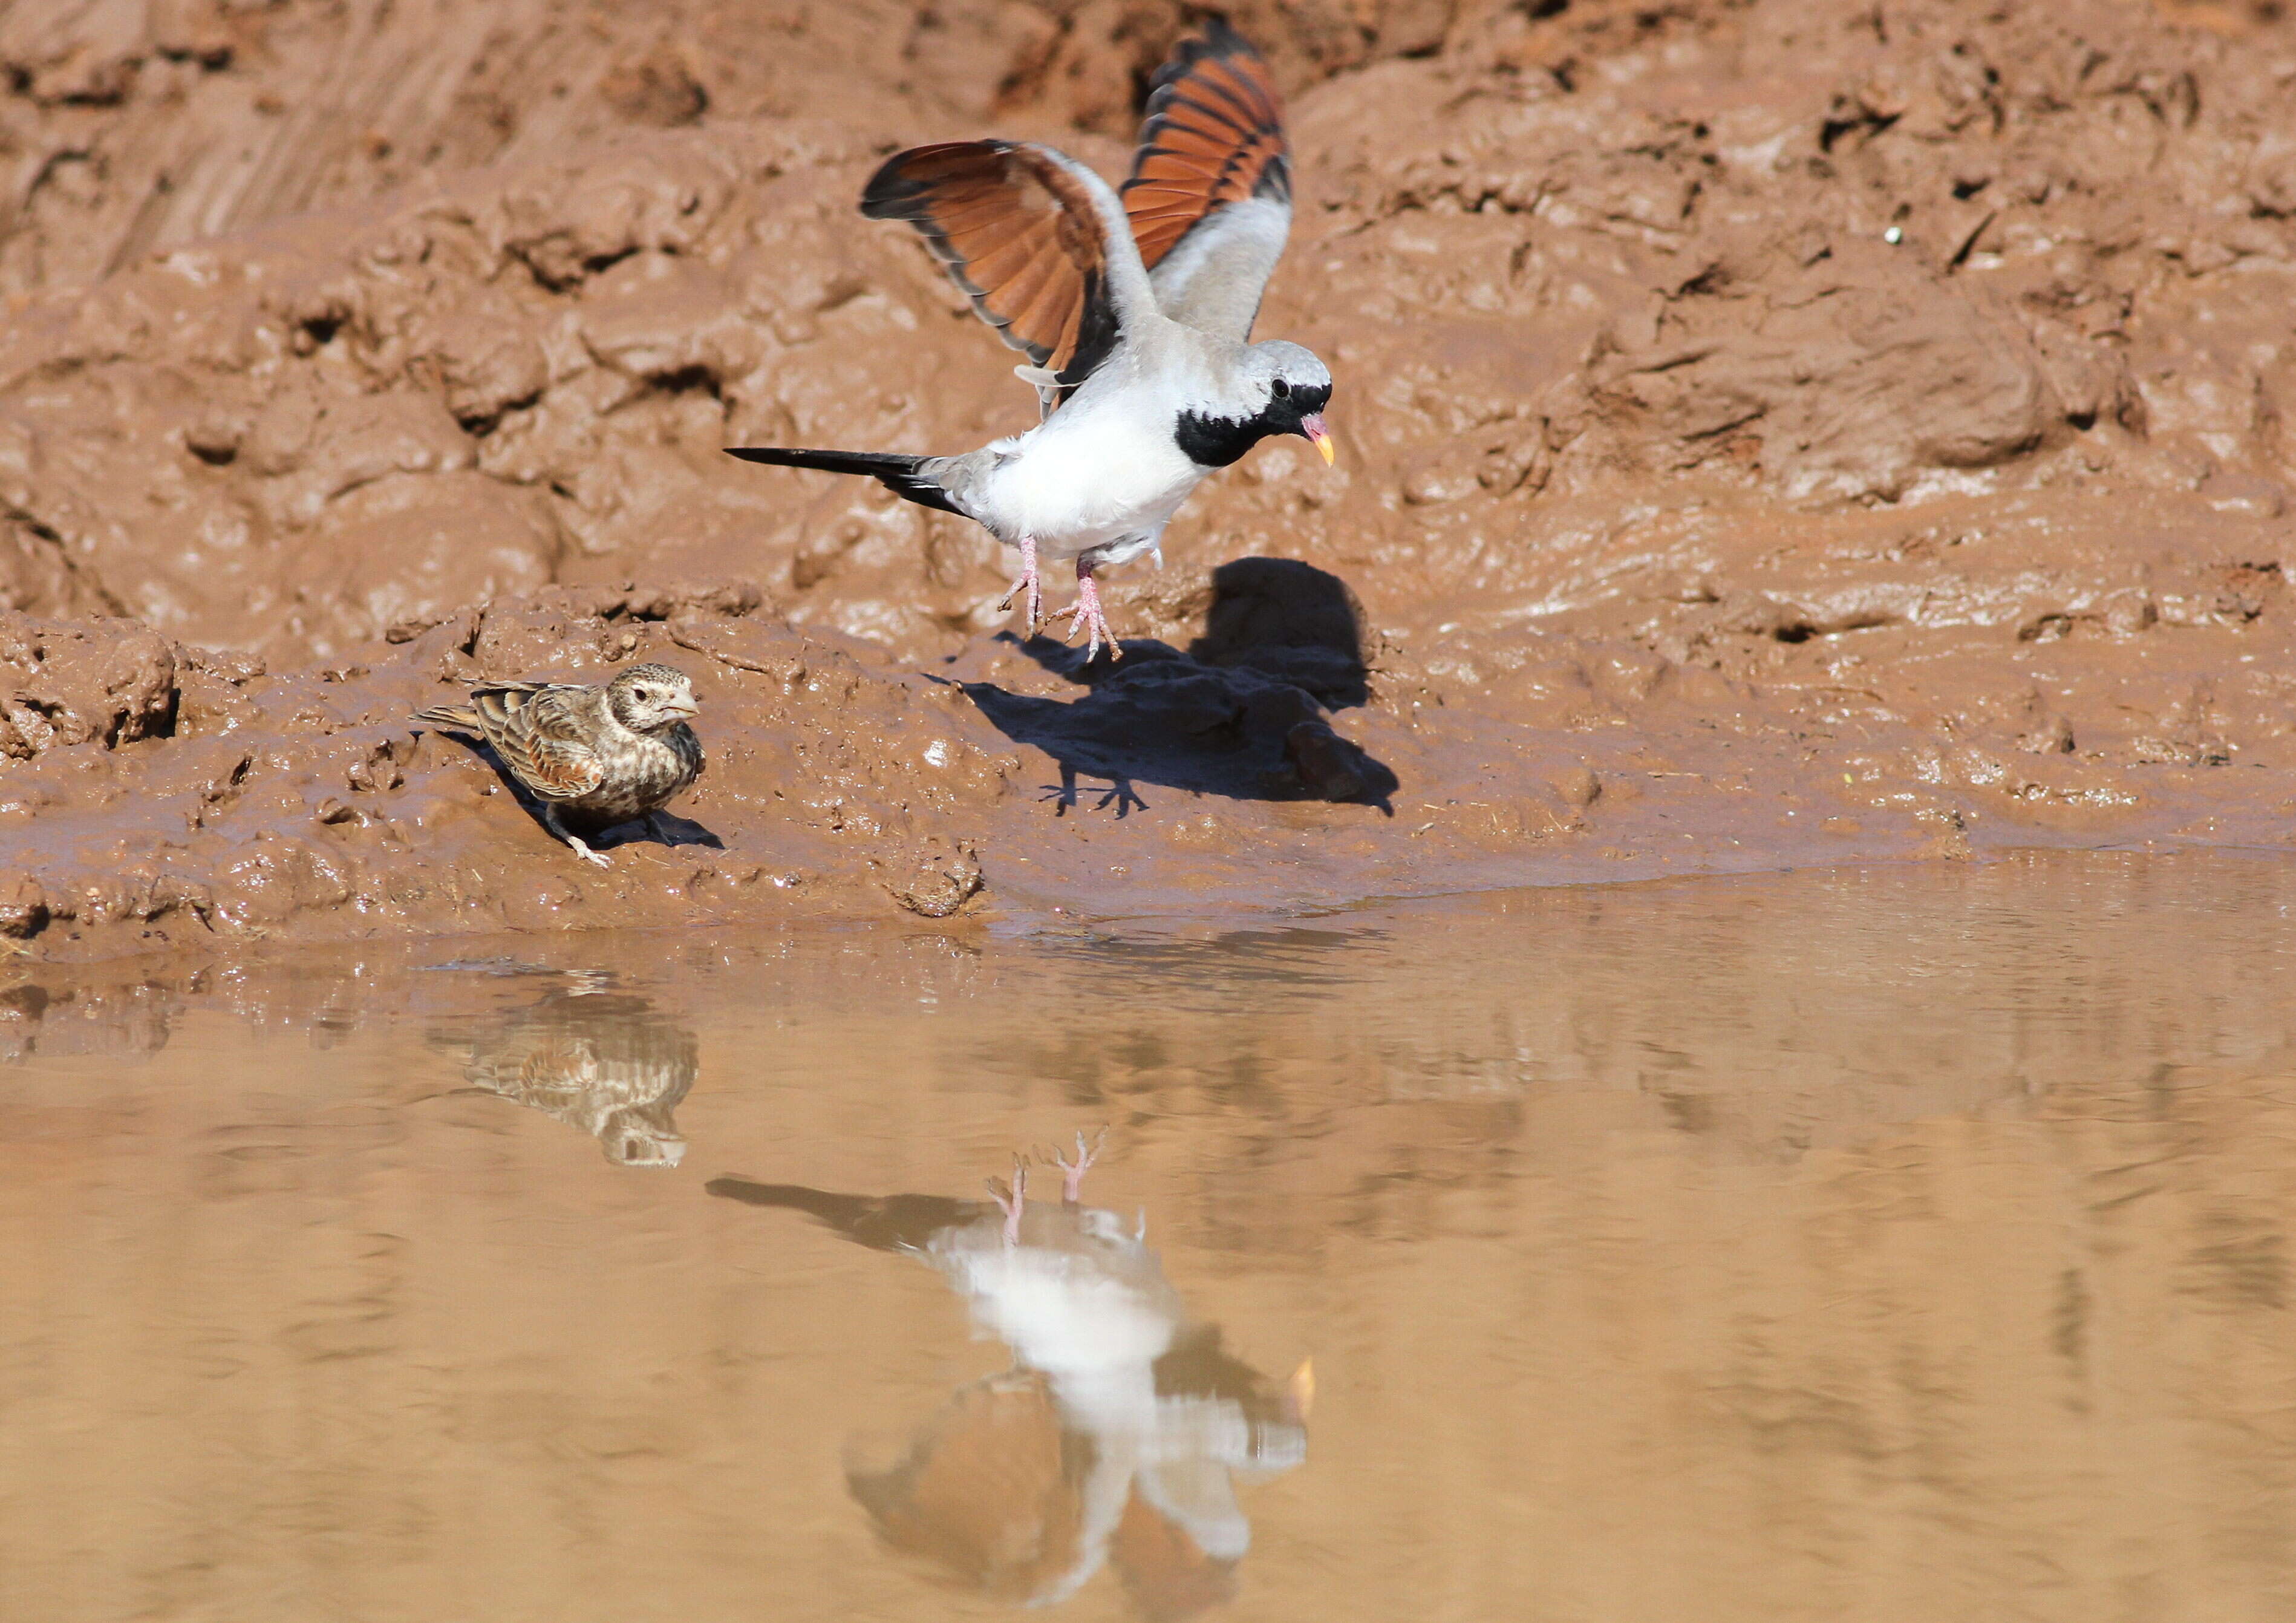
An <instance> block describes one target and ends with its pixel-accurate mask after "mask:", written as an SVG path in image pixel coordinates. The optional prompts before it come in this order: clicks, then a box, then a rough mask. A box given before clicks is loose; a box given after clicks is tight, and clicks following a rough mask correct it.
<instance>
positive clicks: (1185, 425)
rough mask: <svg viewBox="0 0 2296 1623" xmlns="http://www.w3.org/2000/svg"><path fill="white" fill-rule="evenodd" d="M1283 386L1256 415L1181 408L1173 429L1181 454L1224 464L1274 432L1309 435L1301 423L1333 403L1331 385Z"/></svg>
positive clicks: (1206, 464) (1200, 461)
mask: <svg viewBox="0 0 2296 1623" xmlns="http://www.w3.org/2000/svg"><path fill="white" fill-rule="evenodd" d="M1281 387H1283V393H1280V394H1277V395H1275V396H1272V397H1271V398H1269V400H1268V402H1267V406H1265V407H1263V408H1262V409H1261V411H1260V413H1259V415H1258V416H1255V417H1243V418H1234V417H1213V416H1208V415H1206V414H1203V413H1201V412H1182V413H1181V414H1180V421H1179V423H1178V425H1177V427H1176V428H1175V429H1174V430H1173V432H1172V438H1173V439H1175V440H1177V442H1178V443H1179V447H1180V452H1181V454H1182V455H1185V457H1186V458H1187V459H1188V460H1189V461H1190V462H1192V463H1195V464H1196V466H1198V467H1200V468H1225V467H1226V466H1227V465H1228V464H1229V463H1233V462H1234V461H1235V460H1236V459H1237V458H1238V457H1240V456H1242V455H1243V454H1244V453H1245V452H1246V451H1249V450H1250V449H1251V447H1254V446H1256V445H1258V444H1259V442H1260V441H1261V440H1263V439H1267V437H1268V436H1269V435H1271V434H1297V435H1299V436H1300V438H1302V439H1308V438H1309V437H1310V436H1309V435H1308V430H1306V429H1304V428H1302V427H1301V426H1300V424H1301V423H1303V422H1306V421H1307V419H1308V418H1310V417H1320V416H1321V415H1322V414H1323V410H1324V407H1325V406H1329V405H1330V404H1331V403H1332V386H1331V385H1330V384H1328V383H1324V384H1319V385H1317V386H1316V387H1315V388H1313V389H1292V388H1290V387H1289V386H1288V385H1283V386H1281Z"/></svg>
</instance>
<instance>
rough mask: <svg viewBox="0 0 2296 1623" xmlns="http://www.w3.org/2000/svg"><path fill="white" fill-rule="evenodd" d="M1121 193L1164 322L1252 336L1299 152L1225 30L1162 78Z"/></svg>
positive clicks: (1259, 66)
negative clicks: (1294, 153)
mask: <svg viewBox="0 0 2296 1623" xmlns="http://www.w3.org/2000/svg"><path fill="white" fill-rule="evenodd" d="M1122 195H1123V200H1124V208H1125V211H1126V213H1127V214H1128V215H1129V216H1130V217H1131V221H1132V235H1133V239H1134V240H1135V241H1136V242H1138V243H1139V245H1140V258H1141V260H1142V262H1143V263H1144V264H1145V265H1146V266H1148V268H1149V278H1150V281H1151V282H1152V284H1153V285H1154V288H1155V291H1156V300H1157V303H1158V305H1159V306H1160V307H1161V308H1162V310H1163V312H1164V314H1165V315H1167V316H1170V317H1171V318H1172V319H1173V320H1174V321H1178V322H1185V323H1186V324H1188V325H1190V326H1192V327H1196V328H1198V329H1200V330H1201V331H1203V332H1211V333H1214V334H1217V335H1218V336H1219V337H1222V338H1226V339H1232V340H1235V341H1236V342H1239V343H1241V342H1242V341H1243V340H1246V339H1248V338H1250V337H1251V324H1252V319H1253V318H1254V317H1255V316H1258V315H1259V299H1260V295H1261V294H1262V293H1263V292H1264V291H1266V290H1267V278H1268V277H1269V276H1270V275H1274V274H1275V261H1276V260H1277V259H1278V258H1281V257H1282V255H1283V240H1284V238H1285V237H1286V236H1288V235H1290V234H1291V230H1292V149H1291V143H1289V142H1288V141H1287V140H1286V139H1285V138H1284V135H1283V103H1282V102H1280V101H1279V100H1278V99H1277V97H1276V94H1275V78H1274V77H1273V76H1272V75H1271V74H1270V73H1269V72H1268V70H1267V61H1266V60H1265V59H1264V58H1262V57H1261V56H1260V54H1259V52H1257V51H1255V50H1253V49H1252V48H1251V45H1250V43H1249V42H1247V41H1246V40H1245V39H1244V37H1243V36H1242V35H1241V34H1238V33H1237V32H1236V31H1235V30H1234V29H1232V28H1230V27H1228V25H1227V24H1226V22H1224V21H1221V20H1218V19H1217V18H1215V19H1214V20H1212V22H1211V23H1210V26H1209V27H1208V28H1207V29H1205V31H1204V34H1203V36H1202V37H1201V38H1197V39H1191V40H1188V41H1186V42H1185V43H1184V44H1183V45H1181V46H1180V48H1179V49H1178V50H1177V51H1176V52H1174V53H1173V54H1172V59H1171V61H1168V62H1166V63H1165V64H1164V66H1163V68H1162V70H1160V71H1159V72H1158V74H1157V75H1156V83H1155V86H1154V88H1153V89H1152V90H1151V91H1150V93H1149V95H1148V116H1147V119H1146V120H1145V121H1144V123H1143V124H1142V125H1141V127H1140V152H1139V155H1138V156H1137V157H1136V158H1135V159H1134V160H1133V162H1132V178H1131V179H1129V180H1128V181H1126V182H1125V183H1124V190H1123V193H1122Z"/></svg>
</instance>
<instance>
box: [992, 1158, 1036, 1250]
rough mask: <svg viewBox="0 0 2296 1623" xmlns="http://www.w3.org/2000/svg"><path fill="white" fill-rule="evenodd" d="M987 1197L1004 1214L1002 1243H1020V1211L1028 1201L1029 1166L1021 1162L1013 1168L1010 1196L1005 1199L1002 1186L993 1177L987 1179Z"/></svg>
mask: <svg viewBox="0 0 2296 1623" xmlns="http://www.w3.org/2000/svg"><path fill="white" fill-rule="evenodd" d="M988 1198H989V1199H990V1200H992V1201H996V1209H997V1210H999V1211H1001V1212H1003V1213H1004V1214H1005V1244H1007V1245H1018V1244H1020V1243H1021V1209H1022V1208H1023V1207H1025V1206H1026V1205H1028V1203H1029V1168H1028V1167H1027V1166H1026V1165H1025V1164H1023V1163H1017V1162H1016V1163H1015V1164H1014V1166H1013V1193H1012V1198H1011V1199H1009V1200H1008V1199H1006V1198H1005V1190H1004V1188H1003V1187H1002V1186H1001V1185H1000V1184H998V1183H997V1182H996V1179H995V1178H990V1179H989V1180H988Z"/></svg>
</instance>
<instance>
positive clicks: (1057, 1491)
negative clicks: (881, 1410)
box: [709, 1139, 1313, 1623]
mask: <svg viewBox="0 0 2296 1623" xmlns="http://www.w3.org/2000/svg"><path fill="white" fill-rule="evenodd" d="M1090 1160H1091V1158H1090V1155H1089V1154H1088V1153H1087V1152H1085V1150H1084V1145H1083V1143H1082V1141H1081V1139H1079V1141H1078V1158H1077V1160H1075V1161H1073V1162H1067V1161H1063V1162H1061V1163H1060V1164H1061V1165H1062V1168H1063V1169H1064V1170H1066V1172H1067V1173H1068V1176H1067V1179H1066V1188H1065V1191H1064V1193H1065V1196H1066V1198H1064V1199H1063V1200H1062V1201H1059V1202H1058V1203H1057V1204H1054V1203H1051V1202H1047V1201H1033V1202H1032V1201H1028V1200H1027V1199H1026V1193H1025V1191H1026V1187H1027V1176H1028V1173H1027V1168H1025V1167H1021V1168H1015V1169H1014V1172H1013V1183H1012V1184H1011V1186H1010V1190H1009V1193H1008V1192H1007V1191H1006V1190H1005V1189H999V1188H996V1186H994V1185H992V1186H991V1188H992V1193H993V1194H994V1195H995V1197H996V1198H995V1201H994V1203H991V1202H988V1201H955V1200H949V1199H947V1198H945V1197H943V1196H939V1195H919V1194H899V1195H889V1196H884V1197H881V1198H873V1197H870V1196H866V1195H851V1194H834V1193H828V1192H826V1191H824V1190H818V1189H807V1188H801V1187H799V1186H797V1185H794V1184H754V1183H751V1182H750V1181H749V1180H747V1179H745V1178H736V1177H721V1178H717V1179H714V1180H713V1181H712V1182H711V1183H710V1184H709V1193H712V1194H715V1195H723V1196H726V1198H728V1199H731V1200H736V1201H746V1202H748V1203H749V1204H750V1205H753V1206H768V1207H781V1208H786V1209H791V1210H794V1211H802V1212H808V1213H810V1214H811V1215H812V1216H814V1217H817V1218H819V1219H820V1220H821V1221H823V1222H824V1223H826V1224H828V1225H830V1226H831V1227H832V1228H834V1229H836V1230H837V1231H838V1232H839V1233H840V1234H843V1235H844V1236H845V1237H846V1238H847V1239H849V1240H854V1241H857V1242H860V1243H861V1244H863V1245H866V1246H869V1247H870V1248H872V1249H873V1250H886V1251H906V1252H909V1253H912V1254H914V1255H916V1256H919V1257H921V1258H923V1259H924V1260H925V1261H927V1262H929V1263H931V1265H932V1266H933V1267H934V1268H936V1269H937V1270H939V1273H940V1274H941V1275H942V1276H943V1277H944V1278H945V1279H947V1281H948V1283H949V1284H950V1285H951V1286H952V1287H954V1288H955V1291H957V1292H958V1294H959V1295H961V1296H963V1297H964V1299H965V1302H966V1304H967V1306H969V1307H971V1308H972V1316H973V1321H974V1323H975V1324H979V1325H980V1327H981V1328H982V1329H983V1330H986V1331H988V1332H991V1333H993V1334H994V1335H996V1337H997V1338H998V1339H1000V1340H1003V1341H1004V1342H1005V1344H1006V1345H1007V1346H1008V1347H1010V1348H1012V1350H1013V1369H1012V1370H1011V1371H1010V1372H1008V1373H1005V1374H1002V1375H996V1376H992V1377H990V1378H989V1379H988V1380H986V1381H976V1382H974V1383H972V1384H971V1385H969V1386H964V1387H961V1388H959V1389H957V1390H956V1391H955V1393H954V1394H953V1395H952V1396H951V1397H950V1398H949V1399H948V1401H947V1403H945V1404H944V1405H942V1406H941V1408H940V1409H939V1412H938V1413H937V1414H934V1416H933V1417H932V1419H931V1420H930V1421H928V1422H926V1423H925V1424H924V1425H923V1426H922V1427H921V1428H920V1429H919V1430H917V1432H916V1433H915V1434H914V1436H913V1437H912V1438H911V1439H909V1442H908V1446H907V1447H906V1450H905V1451H904V1452H903V1453H902V1454H901V1455H900V1456H899V1457H898V1459H896V1460H895V1461H894V1462H893V1463H891V1464H890V1465H889V1466H887V1467H885V1468H883V1469H864V1468H861V1467H859V1466H857V1465H849V1467H848V1470H847V1481H848V1484H849V1487H850V1488H851V1489H852V1492H853V1496H854V1497H855V1498H856V1499H857V1500H859V1501H860V1502H861V1504H862V1505H863V1506H864V1508H865V1509H866V1510H867V1511H868V1512H869V1514H870V1517H871V1518H872V1520H873V1521H875V1523H876V1525H877V1529H878V1531H879V1532H880V1533H881V1534H882V1535H883V1536H884V1537H885V1538H886V1540H887V1542H889V1543H890V1544H891V1545H893V1546H894V1547H895V1548H896V1549H898V1550H901V1551H903V1552H904V1553H910V1554H916V1555H922V1556H924V1557H926V1558H928V1559H929V1560H930V1561H931V1562H933V1563H934V1564H935V1565H936V1566H937V1567H938V1568H939V1570H940V1573H941V1575H942V1576H944V1577H947V1578H951V1579H953V1580H955V1581H956V1582H958V1583H960V1584H962V1585H964V1586H966V1587H970V1588H974V1589H978V1590H980V1591H982V1592H984V1593H986V1594H989V1595H992V1596H994V1597H996V1599H999V1600H1004V1601H1008V1602H1013V1603H1020V1604H1025V1605H1038V1606H1041V1605H1047V1604H1050V1603H1054V1602H1057V1601H1061V1600H1065V1599H1066V1598H1067V1597H1069V1596H1070V1595H1071V1594H1075V1593H1076V1592H1077V1591H1078V1589H1080V1588H1081V1587H1082V1586H1084V1585H1085V1583H1086V1582H1087V1580H1089V1579H1090V1578H1092V1576H1093V1574H1094V1573H1095V1572H1097V1571H1098V1570H1100V1568H1101V1567H1102V1566H1103V1564H1104V1563H1105V1564H1112V1565H1113V1566H1114V1567H1115V1568H1116V1570H1117V1572H1118V1575H1119V1577H1120V1578H1121V1579H1122V1581H1123V1584H1124V1587H1125V1590H1126V1592H1127V1594H1128V1595H1129V1596H1130V1598H1131V1600H1132V1602H1133V1603H1134V1605H1135V1607H1136V1609H1137V1610H1138V1611H1139V1612H1140V1613H1141V1615H1143V1616H1144V1617H1147V1618H1150V1619H1157V1620H1158V1623H1164V1620H1167V1619H1181V1618H1187V1617H1193V1616H1194V1615H1195V1614H1197V1613H1198V1612H1201V1611H1204V1610H1206V1609H1207V1608H1209V1607H1211V1606H1215V1605H1218V1604H1220V1603H1223V1602H1226V1601H1227V1600H1230V1599H1232V1598H1233V1597H1234V1593H1235V1569H1236V1565H1237V1563H1238V1562H1240V1561H1241V1560H1242V1556H1243V1554H1244V1552H1245V1550H1246V1549H1247V1548H1248V1547H1249V1546H1250V1545H1251V1522H1250V1521H1247V1520H1246V1519H1245V1517H1244V1514H1243V1511H1242V1507H1241V1506H1240V1505H1239V1504H1237V1503H1236V1497H1235V1489H1234V1484H1235V1482H1236V1481H1237V1480H1243V1481H1247V1482H1248V1481H1254V1480H1266V1479H1267V1478H1270V1477H1274V1476H1276V1475H1279V1474H1281V1473H1282V1472H1283V1471H1289V1470H1291V1469H1292V1467H1293V1466H1295V1465H1298V1464H1299V1463H1301V1461H1303V1460H1304V1459H1305V1458H1306V1457H1307V1447H1308V1434H1307V1428H1306V1424H1305V1422H1306V1419H1307V1412H1308V1403H1309V1400H1310V1398H1311V1397H1312V1391H1313V1381H1312V1375H1311V1373H1310V1371H1309V1368H1308V1365H1304V1364H1303V1365H1300V1369H1299V1371H1298V1372H1297V1373H1295V1374H1293V1375H1292V1378H1291V1380H1290V1381H1285V1382H1281V1383H1277V1382H1272V1381H1268V1380H1267V1379H1266V1378H1265V1377H1263V1376H1261V1375H1260V1374H1259V1373H1257V1372H1256V1371H1254V1370H1253V1369H1252V1368H1251V1366H1250V1365H1246V1364H1244V1363H1243V1362H1242V1360H1241V1359H1238V1358H1236V1357H1234V1356H1232V1355H1231V1354H1230V1353H1229V1352H1228V1351H1227V1350H1226V1348H1224V1347H1223V1346H1222V1345H1221V1341H1220V1332H1219V1329H1218V1326H1217V1325H1213V1324H1197V1323H1193V1322H1192V1321H1191V1320H1190V1319H1189V1317H1188V1316H1187V1312H1186V1310H1185V1307H1183V1306H1182V1305H1181V1302H1180V1299H1179V1295H1178V1293H1177V1292H1176V1291H1174V1290H1173V1289H1172V1287H1171V1285H1170V1284H1169V1283H1168V1282H1167V1281H1166V1280H1165V1278H1164V1272H1163V1268H1162V1266H1161V1265H1160V1263H1159V1261H1158V1260H1157V1258H1156V1254H1155V1252H1153V1251H1152V1250H1149V1249H1148V1246H1147V1244H1146V1243H1145V1241H1144V1236H1143V1234H1142V1232H1141V1228H1140V1226H1139V1225H1136V1224H1135V1223H1132V1222H1128V1221H1126V1220H1124V1219H1122V1218H1119V1217H1117V1216H1116V1214H1114V1213H1113V1212H1108V1211H1103V1210H1100V1209H1095V1208H1092V1207H1087V1206H1085V1205H1083V1204H1081V1203H1080V1202H1079V1201H1078V1199H1077V1195H1078V1184H1080V1182H1081V1180H1082V1177H1083V1172H1084V1168H1086V1167H1087V1166H1088V1165H1089V1164H1090Z"/></svg>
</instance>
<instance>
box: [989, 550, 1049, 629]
mask: <svg viewBox="0 0 2296 1623" xmlns="http://www.w3.org/2000/svg"><path fill="white" fill-rule="evenodd" d="M1023 592H1026V593H1027V594H1029V597H1028V604H1029V606H1028V616H1029V635H1030V636H1034V635H1037V619H1039V618H1040V613H1041V611H1042V610H1043V608H1044V604H1045V594H1044V591H1043V588H1042V587H1040V586H1038V585H1037V537H1034V536H1023V537H1021V578H1020V579H1018V580H1016V581H1014V582H1013V587H1012V590H1010V591H1008V592H1006V593H1005V601H1004V602H1000V603H998V604H997V605H996V606H997V607H998V608H1000V609H1009V608H1011V607H1012V606H1013V599H1014V598H1016V597H1018V596H1020V595H1021V593H1023Z"/></svg>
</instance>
